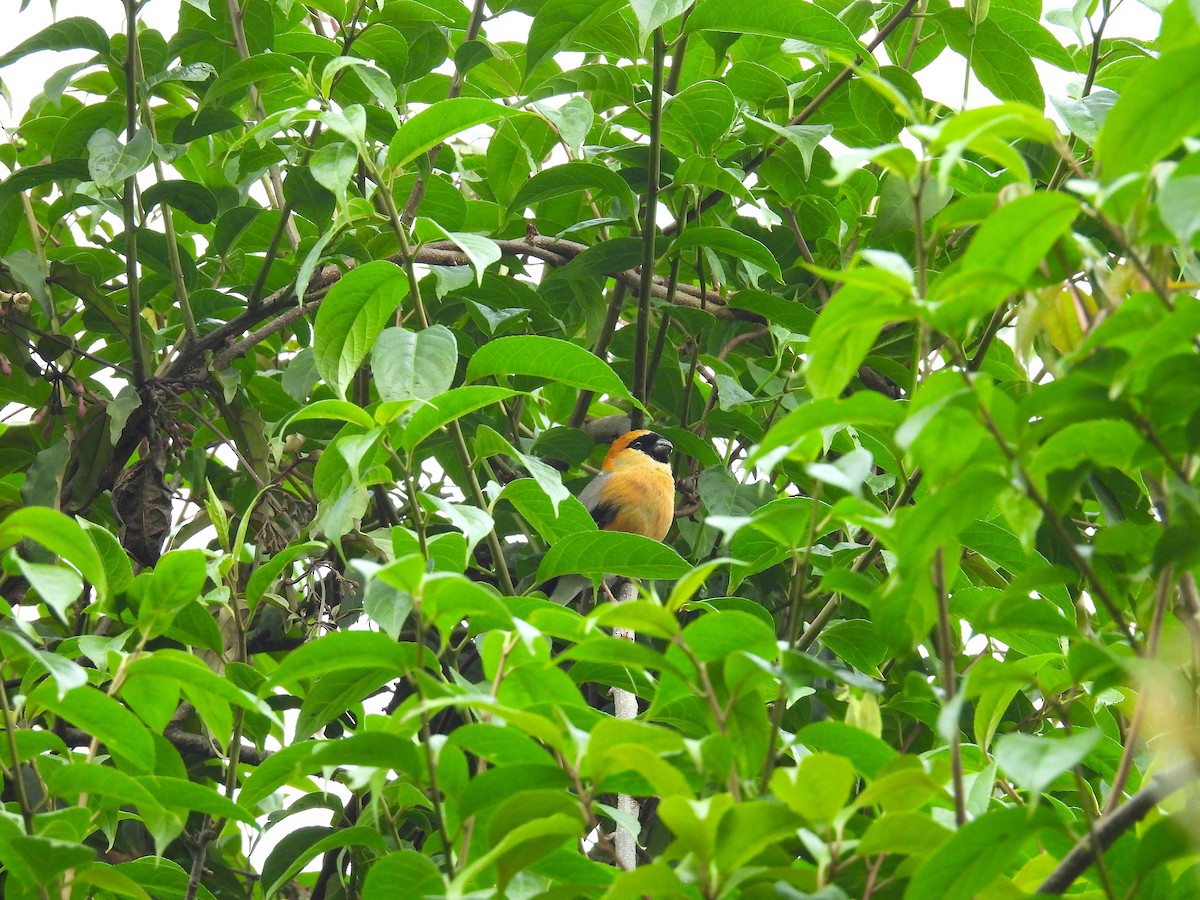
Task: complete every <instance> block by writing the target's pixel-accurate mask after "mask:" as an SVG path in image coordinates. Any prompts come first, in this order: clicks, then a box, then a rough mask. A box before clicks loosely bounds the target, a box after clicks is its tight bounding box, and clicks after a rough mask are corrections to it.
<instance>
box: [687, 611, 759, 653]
mask: <svg viewBox="0 0 1200 900" xmlns="http://www.w3.org/2000/svg"><path fill="white" fill-rule="evenodd" d="M683 642H684V643H685V644H687V645H688V647H689V648H690V649H691V651H692V654H693V655H694V656H695V657H696V659H698V660H699V661H700V662H702V663H703V662H713V661H715V660H720V659H725V658H726V657H728V656H730V655H731V654H733V653H737V652H743V653H749V654H751V655H753V656H757V657H759V658H761V659H765V660H773V659H774V658H775V657H776V655H777V654H778V648H777V647H776V645H775V633H774V631H773V630H772V629H771V628H770V627H769V626H768V625H767V624H766V623H765V622H763V620H762V619H760V618H758V616H754V615H751V614H750V613H746V612H741V611H740V610H732V609H731V610H722V611H720V612H712V613H708V614H706V615H703V616H701V617H700V618H698V619H696V621H694V622H692V623H691V624H690V625H688V626H687V627H686V628H685V629H683Z"/></svg>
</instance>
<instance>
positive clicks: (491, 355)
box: [467, 335, 633, 402]
mask: <svg viewBox="0 0 1200 900" xmlns="http://www.w3.org/2000/svg"><path fill="white" fill-rule="evenodd" d="M489 375H532V376H533V377H535V378H542V379H545V380H547V381H557V382H559V383H561V384H566V385H570V386H571V387H573V388H578V389H579V390H581V391H595V392H596V393H598V394H608V395H609V396H611V397H620V398H621V399H624V400H629V401H631V402H633V395H632V394H630V393H629V389H628V388H626V387H625V385H624V383H623V382H622V381H621V379H620V378H619V377H618V376H617V373H616V372H614V371H613V370H612V369H611V368H610V367H609V365H608V363H606V362H604V360H602V359H599V358H597V357H596V356H594V355H593V354H591V353H589V352H588V351H587V350H585V349H583V348H582V347H580V346H579V345H578V344H572V343H570V342H569V341H562V340H559V339H557V338H549V337H541V336H540V335H522V336H518V337H504V338H498V339H496V340H494V341H488V342H487V343H486V344H484V345H483V346H482V347H480V348H479V349H478V350H476V351H475V355H474V356H472V357H471V362H470V363H468V364H467V381H477V380H478V379H480V378H486V377H488V376H489Z"/></svg>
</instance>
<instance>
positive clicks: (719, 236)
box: [667, 225, 783, 281]
mask: <svg viewBox="0 0 1200 900" xmlns="http://www.w3.org/2000/svg"><path fill="white" fill-rule="evenodd" d="M694 247H707V248H708V249H710V250H716V251H717V252H718V253H725V254H727V255H729V256H732V257H733V258H734V259H743V260H745V261H746V262H748V263H751V264H752V265H755V266H757V267H758V268H760V269H762V270H763V271H765V272H766V273H767V274H768V275H770V276H771V277H772V278H774V279H775V280H776V281H783V273H782V271H780V268H779V262H778V261H777V260H776V259H775V256H774V254H772V253H771V251H770V250H768V249H767V248H766V247H764V246H763V245H762V244H761V243H760V242H759V241H756V240H755V239H754V238H752V237H750V236H748V235H745V234H742V233H741V232H739V231H734V230H733V229H731V228H718V227H716V226H709V225H703V226H699V227H696V228H685V229H684V231H683V234H681V235H680V236H679V237H678V238H676V239H675V240H674V241H673V242H672V243H671V246H670V247H668V248H667V255H668V256H671V255H674V254H676V253H682V252H683V251H685V250H691V249H692V248H694Z"/></svg>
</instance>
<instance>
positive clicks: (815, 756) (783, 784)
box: [771, 753, 858, 827]
mask: <svg viewBox="0 0 1200 900" xmlns="http://www.w3.org/2000/svg"><path fill="white" fill-rule="evenodd" d="M857 780H858V775H857V773H856V772H855V771H854V766H853V764H851V762H850V760H848V759H846V758H845V757H843V756H833V755H832V754H829V753H812V754H809V755H808V756H806V757H804V758H803V759H802V760H800V765H799V766H797V767H795V768H790V769H776V770H775V772H774V773H773V774H772V775H771V791H772V792H773V793H774V794H775V796H776V797H778V798H779V799H780V800H782V801H783V802H784V803H786V804H787V805H788V806H789V807H790V808H791V809H792V810H793V811H794V812H797V813H799V814H800V815H802V816H804V818H805V819H806V820H807V821H808V822H810V823H811V824H813V825H815V826H817V827H827V826H829V825H832V824H833V821H834V819H836V818H837V816H838V813H840V812H841V811H842V809H843V808H844V807H845V806H846V804H847V803H849V802H850V794H851V792H852V791H853V790H854V785H855V783H856V782H857Z"/></svg>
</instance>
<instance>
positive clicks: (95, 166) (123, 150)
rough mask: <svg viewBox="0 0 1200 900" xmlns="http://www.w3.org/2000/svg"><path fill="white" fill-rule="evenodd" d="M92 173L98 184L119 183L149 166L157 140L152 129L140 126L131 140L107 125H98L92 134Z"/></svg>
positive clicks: (89, 148) (90, 171)
mask: <svg viewBox="0 0 1200 900" xmlns="http://www.w3.org/2000/svg"><path fill="white" fill-rule="evenodd" d="M87 146H88V174H89V175H90V176H91V178H92V181H94V182H96V187H100V188H108V187H115V186H116V185H119V184H121V183H122V182H124V181H125V179H126V178H130V177H132V176H134V175H136V174H137V173H138V172H140V171H141V170H142V169H144V168H146V166H148V165H149V164H150V153H151V151H152V150H153V148H154V143H153V141H152V140H151V138H150V132H149V131H148V130H147V129H145V128H142V129H139V130H138V131H137V132H136V133H135V134H134V136H133V140H131V141H130V142H129V143H128V144H122V143H121V140H120V138H118V137H117V136H116V135H115V134H113V133H112V132H111V131H109V130H108V129H107V128H100V129H97V130H96V131H95V132H93V133H92V136H91V137H90V138H88V144H87Z"/></svg>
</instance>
